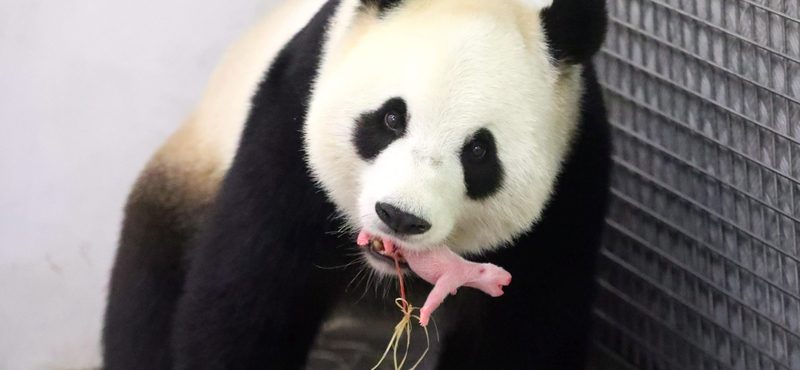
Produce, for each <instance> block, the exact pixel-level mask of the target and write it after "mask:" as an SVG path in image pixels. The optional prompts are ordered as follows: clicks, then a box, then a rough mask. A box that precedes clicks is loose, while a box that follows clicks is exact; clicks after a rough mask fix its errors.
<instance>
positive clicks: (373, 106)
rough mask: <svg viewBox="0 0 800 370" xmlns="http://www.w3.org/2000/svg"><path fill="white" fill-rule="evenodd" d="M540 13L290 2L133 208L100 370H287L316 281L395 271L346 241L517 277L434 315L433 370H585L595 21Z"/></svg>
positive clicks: (593, 245)
mask: <svg viewBox="0 0 800 370" xmlns="http://www.w3.org/2000/svg"><path fill="white" fill-rule="evenodd" d="M552 2H553V3H552V4H551V0H328V1H326V2H322V0H292V1H290V2H289V3H287V4H285V5H284V6H282V7H281V8H279V9H278V10H276V11H275V12H274V13H273V14H271V15H270V16H268V17H267V18H266V19H265V20H264V21H262V22H261V23H260V24H259V25H258V26H256V27H255V28H253V29H252V30H251V31H250V32H249V33H248V34H247V35H246V36H245V37H244V38H243V39H242V41H240V42H239V43H238V44H237V45H235V46H234V47H233V48H232V49H231V50H230V51H229V53H228V54H227V56H226V58H225V60H224V61H223V63H222V65H221V66H220V67H219V69H218V70H217V72H216V73H215V75H214V77H213V78H212V81H211V83H210V86H209V88H208V92H207V94H206V96H205V97H204V98H203V100H202V102H201V104H200V105H199V106H198V108H197V109H196V110H195V111H194V113H193V114H192V115H191V116H190V118H189V119H188V121H187V122H186V123H185V124H184V125H183V126H182V127H181V128H180V129H179V130H178V131H177V132H176V133H175V134H174V135H173V136H172V137H171V138H170V139H169V140H168V141H167V143H166V144H165V145H164V146H163V147H162V148H161V149H160V150H159V151H158V152H157V153H156V154H155V155H154V157H153V158H152V160H151V161H150V162H149V163H148V165H147V167H146V168H145V170H144V171H143V173H142V174H141V176H140V178H139V180H138V181H137V183H136V185H135V187H134V189H133V191H132V193H131V195H130V198H129V200H128V204H127V206H126V215H125V221H124V225H123V230H122V235H121V241H120V246H119V250H118V253H117V259H116V262H115V265H114V268H113V272H112V277H111V284H110V293H109V302H108V309H107V312H106V317H105V327H104V333H103V345H104V362H105V364H104V365H105V368H106V369H107V370H117V369H149V370H154V369H298V368H301V367H302V366H303V364H304V363H305V361H306V359H307V355H308V352H309V349H310V348H311V346H312V344H313V343H314V339H315V336H316V335H317V333H318V331H319V328H320V325H321V323H322V322H323V321H324V319H325V318H326V317H328V314H329V313H330V311H331V308H332V307H334V306H335V305H336V304H337V302H339V298H341V297H342V296H344V295H346V294H345V290H346V289H345V288H346V286H347V285H348V282H349V281H351V279H352V274H351V273H350V272H349V270H347V269H336V268H333V269H331V268H325V267H326V266H340V265H345V264H348V263H352V262H353V260H354V259H363V261H365V262H366V263H367V264H368V265H369V266H370V268H371V269H373V270H374V271H377V272H379V273H382V274H392V273H393V272H394V269H393V268H392V265H390V264H389V261H387V260H385V259H384V258H382V256H381V255H379V254H376V253H374V252H373V250H372V249H370V248H359V247H357V246H355V236H356V234H357V233H358V232H359V231H365V230H366V231H369V232H370V233H371V234H372V235H378V236H380V237H382V238H384V239H388V240H392V241H394V242H395V243H396V244H398V245H402V246H403V248H404V249H405V250H411V251H414V250H425V249H428V250H430V249H435V248H450V249H451V250H453V251H454V252H457V253H459V254H461V255H463V256H471V257H472V258H474V259H480V260H484V261H488V262H492V263H494V264H497V265H499V266H502V267H503V268H505V269H506V270H507V271H508V272H510V273H511V275H512V276H513V277H514V281H513V283H512V284H511V285H509V286H508V287H507V288H506V293H505V295H504V296H502V297H499V298H491V297H489V296H488V295H484V294H482V293H480V292H477V291H474V290H470V289H462V290H461V291H459V293H458V295H456V296H455V298H452V299H450V300H448V301H447V302H445V304H444V307H443V311H442V313H443V316H441V317H440V319H441V320H442V321H443V322H445V321H446V322H448V323H449V324H448V325H446V330H445V332H444V333H442V334H443V338H442V348H441V351H440V355H439V357H438V368H439V369H517V368H519V369H522V368H524V369H579V368H582V367H583V366H584V362H585V358H586V352H587V346H588V338H589V335H590V327H591V325H590V324H591V318H590V309H591V304H592V299H593V296H594V290H595V288H594V286H595V283H594V277H593V272H594V263H595V256H596V253H597V250H598V247H599V244H600V234H601V230H602V225H603V218H604V214H605V209H606V201H607V193H608V181H609V176H608V173H609V168H610V157H609V151H610V145H609V135H608V124H607V120H606V116H605V110H604V107H603V103H602V98H601V93H600V89H599V86H598V83H597V80H596V77H595V73H594V70H593V68H592V66H591V63H590V58H591V56H592V55H593V54H594V53H595V52H596V51H597V50H598V49H599V47H600V45H601V43H602V40H603V36H604V31H605V25H606V13H605V5H604V0H554V1H552ZM354 252H355V255H356V256H354ZM393 314H394V315H395V316H393V317H396V314H397V313H396V312H393Z"/></svg>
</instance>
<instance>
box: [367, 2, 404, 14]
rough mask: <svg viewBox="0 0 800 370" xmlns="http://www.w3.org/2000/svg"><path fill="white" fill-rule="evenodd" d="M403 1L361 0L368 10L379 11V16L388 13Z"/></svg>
mask: <svg viewBox="0 0 800 370" xmlns="http://www.w3.org/2000/svg"><path fill="white" fill-rule="evenodd" d="M402 2H403V1H402V0H361V4H362V5H363V6H364V7H365V8H367V9H377V10H378V14H383V13H386V12H387V11H389V10H392V9H393V8H396V7H397V6H399V5H400V3H402Z"/></svg>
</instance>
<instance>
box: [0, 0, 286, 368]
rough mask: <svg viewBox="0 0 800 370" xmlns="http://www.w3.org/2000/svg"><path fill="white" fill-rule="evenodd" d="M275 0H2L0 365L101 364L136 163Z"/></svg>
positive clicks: (173, 124)
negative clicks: (111, 282)
mask: <svg viewBox="0 0 800 370" xmlns="http://www.w3.org/2000/svg"><path fill="white" fill-rule="evenodd" d="M274 1H275V0H205V1H196V0H166V1H165V0H144V1H141V0H140V1H112V0H70V1H59V0H2V1H0V128H2V130H0V369H2V370H19V369H22V370H28V369H54V368H70V369H78V368H88V367H92V366H97V365H99V362H100V359H99V358H100V357H99V333H100V324H101V316H102V312H103V309H104V304H105V295H106V288H107V280H108V273H109V269H110V265H111V260H112V257H113V253H114V249H115V244H116V240H117V234H118V232H119V225H120V221H121V216H122V206H123V204H124V200H125V197H126V194H127V192H128V190H129V188H130V186H131V184H132V182H133V180H134V178H135V176H136V174H137V171H138V170H139V169H141V167H142V166H143V165H144V163H145V161H146V159H147V157H148V156H149V155H150V153H151V152H152V151H153V150H154V149H155V148H156V147H157V146H158V145H159V144H160V142H161V141H162V140H164V139H165V138H166V136H167V135H168V134H169V133H170V132H171V131H172V130H174V129H175V128H176V126H177V125H178V124H179V123H180V121H181V120H182V118H183V117H184V115H185V114H186V113H187V112H188V111H189V109H190V107H191V106H192V104H193V103H194V102H195V101H196V100H197V99H198V98H199V96H200V94H201V92H202V89H203V87H204V85H205V83H206V81H207V79H208V77H209V75H210V73H211V70H212V68H213V67H214V66H215V64H216V62H217V61H218V60H219V58H220V57H221V54H222V51H223V50H224V48H225V46H226V45H227V44H228V43H229V42H231V41H233V40H234V39H235V38H236V37H237V36H238V35H239V34H240V33H241V32H242V31H243V30H244V29H245V28H246V27H247V26H248V25H249V24H251V23H252V22H253V21H254V20H255V19H256V18H257V17H258V16H259V15H260V14H262V13H263V11H264V10H266V9H268V8H270V7H271V5H272V3H273V2H274Z"/></svg>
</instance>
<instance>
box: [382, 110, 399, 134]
mask: <svg viewBox="0 0 800 370" xmlns="http://www.w3.org/2000/svg"><path fill="white" fill-rule="evenodd" d="M383 123H385V124H386V127H388V128H390V129H392V130H395V131H396V130H397V129H399V128H400V115H399V114H397V113H396V112H389V113H386V115H385V116H383Z"/></svg>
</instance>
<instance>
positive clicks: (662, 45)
mask: <svg viewBox="0 0 800 370" xmlns="http://www.w3.org/2000/svg"><path fill="white" fill-rule="evenodd" d="M608 5H609V16H610V17H611V22H610V24H609V32H608V37H607V41H606V45H605V47H604V49H603V51H602V52H601V54H600V55H599V56H598V57H597V59H596V64H597V68H598V72H599V74H600V79H601V82H602V83H603V86H604V93H605V98H606V102H607V104H608V107H609V117H610V120H611V123H612V126H613V132H614V150H615V152H614V162H615V165H614V176H613V180H614V182H613V190H612V206H611V209H610V214H609V218H608V227H607V233H606V247H605V249H604V250H603V252H602V255H601V257H600V268H599V271H600V286H601V293H600V297H599V301H598V305H597V309H596V311H595V312H596V316H597V322H598V332H597V340H596V341H595V344H596V349H597V350H598V351H597V352H598V359H599V360H598V361H597V362H596V363H595V367H596V368H631V369H680V370H684V369H703V370H716V369H720V370H721V369H742V370H757V369H769V370H773V369H774V370H782V369H800V284H799V283H798V266H800V0H609V4H608Z"/></svg>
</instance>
